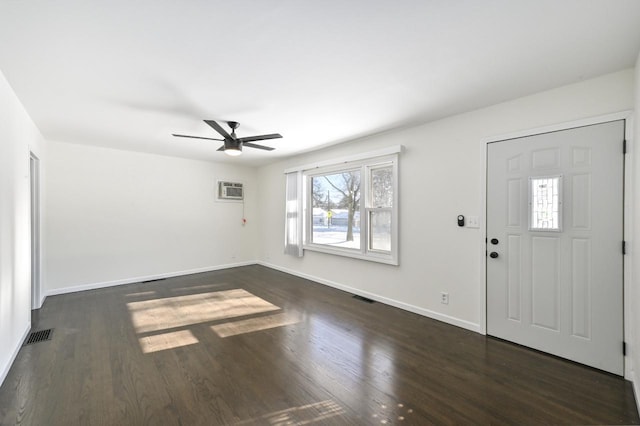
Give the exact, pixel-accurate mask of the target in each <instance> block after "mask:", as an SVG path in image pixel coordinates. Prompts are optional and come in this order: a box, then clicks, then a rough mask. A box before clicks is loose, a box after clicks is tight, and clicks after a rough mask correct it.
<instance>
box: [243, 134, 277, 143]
mask: <svg viewBox="0 0 640 426" xmlns="http://www.w3.org/2000/svg"><path fill="white" fill-rule="evenodd" d="M281 137H282V135H281V134H280V133H272V134H270V135H259V136H247V137H246V138H238V139H239V140H241V141H242V142H253V141H263V140H266V139H279V138H281Z"/></svg>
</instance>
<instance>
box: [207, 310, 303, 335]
mask: <svg viewBox="0 0 640 426" xmlns="http://www.w3.org/2000/svg"><path fill="white" fill-rule="evenodd" d="M299 322H300V315H297V314H292V313H287V312H282V313H279V314H272V315H268V316H263V317H257V318H249V319H243V320H238V321H229V322H225V323H224V324H216V325H212V326H211V329H212V330H213V331H215V332H216V334H217V335H218V336H220V337H222V338H225V337H230V336H237V335H238V334H245V333H253V332H254V331H260V330H268V329H270V328H276V327H283V326H285V325H291V324H297V323H299Z"/></svg>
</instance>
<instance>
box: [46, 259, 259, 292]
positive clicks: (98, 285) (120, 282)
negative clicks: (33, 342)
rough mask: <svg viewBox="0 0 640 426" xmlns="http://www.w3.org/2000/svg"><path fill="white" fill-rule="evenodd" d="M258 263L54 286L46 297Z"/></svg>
mask: <svg viewBox="0 0 640 426" xmlns="http://www.w3.org/2000/svg"><path fill="white" fill-rule="evenodd" d="M256 263H257V262H256V261H255V260H251V261H246V262H237V263H228V264H225V265H217V266H207V267H204V268H197V269H189V270H185V271H175V272H167V273H164V274H155V275H145V276H141V277H133V278H124V279H121V280H114V281H104V282H98V283H88V284H80V285H75V286H70V287H63V288H54V289H52V290H48V291H47V292H46V294H45V297H48V296H55V295H58V294H67V293H75V292H78V291H86V290H95V289H98V288H105V287H113V286H117V285H125V284H133V283H139V282H142V281H152V280H161V279H164V278H173V277H179V276H182V275H191V274H199V273H202V272H211V271H217V270H220V269H229V268H236V267H238V266H248V265H255V264H256ZM43 300H44V299H43Z"/></svg>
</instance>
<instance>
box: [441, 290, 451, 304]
mask: <svg viewBox="0 0 640 426" xmlns="http://www.w3.org/2000/svg"><path fill="white" fill-rule="evenodd" d="M440 303H442V304H443V305H448V304H449V293H447V292H444V291H443V292H442V293H440Z"/></svg>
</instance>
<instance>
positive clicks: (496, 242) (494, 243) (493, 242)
mask: <svg viewBox="0 0 640 426" xmlns="http://www.w3.org/2000/svg"><path fill="white" fill-rule="evenodd" d="M499 242H500V241H498V239H497V238H492V239H491V244H493V245H494V246H495V245H497V244H498V243H499Z"/></svg>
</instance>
